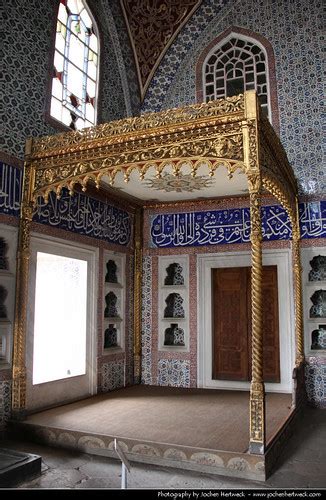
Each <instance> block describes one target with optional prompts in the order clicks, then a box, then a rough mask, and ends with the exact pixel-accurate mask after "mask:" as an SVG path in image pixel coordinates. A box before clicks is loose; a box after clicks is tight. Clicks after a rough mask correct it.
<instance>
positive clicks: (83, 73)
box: [50, 0, 99, 130]
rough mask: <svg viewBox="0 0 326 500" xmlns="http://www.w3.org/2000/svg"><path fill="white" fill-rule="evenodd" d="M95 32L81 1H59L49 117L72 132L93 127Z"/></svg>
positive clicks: (96, 69)
mask: <svg viewBox="0 0 326 500" xmlns="http://www.w3.org/2000/svg"><path fill="white" fill-rule="evenodd" d="M98 55H99V38H98V30H97V27H96V24H95V22H94V20H93V19H92V17H91V13H90V11H89V10H88V7H87V6H86V3H85V2H84V1H83V0H60V4H59V11H58V18H57V30H56V38H55V49H54V62H53V76H52V92H51V107H50V115H51V117H52V118H55V119H56V120H58V121H59V122H61V123H63V124H64V125H66V126H67V127H70V128H71V129H73V130H76V129H82V128H85V127H90V126H92V125H95V124H96V100H97V87H98Z"/></svg>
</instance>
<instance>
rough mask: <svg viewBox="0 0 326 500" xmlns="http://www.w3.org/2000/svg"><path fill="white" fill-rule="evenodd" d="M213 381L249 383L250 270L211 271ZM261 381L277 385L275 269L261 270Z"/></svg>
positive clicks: (277, 339)
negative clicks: (262, 362) (262, 379)
mask: <svg viewBox="0 0 326 500" xmlns="http://www.w3.org/2000/svg"><path fill="white" fill-rule="evenodd" d="M212 283H213V309H214V311H213V325H214V326H213V332H214V335H213V378H214V379H224V380H250V379H251V268H250V267H247V268H244V267H242V268H241V267H239V268H223V269H213V270H212ZM262 295H263V344H264V354H263V356H264V372H263V376H264V381H265V382H279V381H280V366H279V362H280V360H279V318H278V288H277V267H276V266H264V268H263V285H262Z"/></svg>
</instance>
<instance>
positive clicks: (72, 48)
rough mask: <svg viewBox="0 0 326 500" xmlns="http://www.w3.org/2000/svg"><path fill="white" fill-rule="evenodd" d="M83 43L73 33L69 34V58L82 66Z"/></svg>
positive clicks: (83, 57) (83, 55)
mask: <svg viewBox="0 0 326 500" xmlns="http://www.w3.org/2000/svg"><path fill="white" fill-rule="evenodd" d="M85 48H86V47H85V45H84V44H83V43H82V42H81V41H80V40H79V39H78V38H77V37H76V36H75V35H73V34H71V36H70V43H69V60H70V61H73V63H74V64H75V65H76V66H78V67H79V68H80V69H83V68H84V59H85Z"/></svg>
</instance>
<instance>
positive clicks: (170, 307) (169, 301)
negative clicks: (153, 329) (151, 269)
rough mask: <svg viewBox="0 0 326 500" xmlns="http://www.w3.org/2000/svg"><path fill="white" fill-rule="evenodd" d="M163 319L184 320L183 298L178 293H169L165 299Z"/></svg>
mask: <svg viewBox="0 0 326 500" xmlns="http://www.w3.org/2000/svg"><path fill="white" fill-rule="evenodd" d="M165 302H166V308H165V309H164V318H184V317H185V311H184V308H183V305H182V304H183V298H182V297H181V295H180V294H179V293H170V294H169V295H168V296H167V298H166V299H165Z"/></svg>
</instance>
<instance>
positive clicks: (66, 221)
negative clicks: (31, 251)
mask: <svg viewBox="0 0 326 500" xmlns="http://www.w3.org/2000/svg"><path fill="white" fill-rule="evenodd" d="M22 180H23V172H22V170H21V169H20V168H17V167H12V166H10V165H7V164H5V163H2V162H0V213H2V214H5V215H14V216H17V217H19V215H20V206H21V190H22ZM299 215H300V229H301V238H302V239H309V238H325V237H326V201H318V202H308V203H300V204H299ZM262 220H263V236H264V239H265V240H280V239H281V240H286V239H290V238H291V225H290V223H289V220H288V217H287V215H286V212H285V210H284V209H283V208H282V207H281V206H279V205H273V206H267V207H264V208H263V209H262ZM34 221H35V222H40V223H42V224H48V225H50V226H54V227H59V228H61V229H65V230H68V231H73V232H77V233H79V234H84V235H87V236H91V237H94V238H99V239H104V240H107V241H110V242H112V243H116V244H120V245H128V244H129V242H130V235H131V224H132V222H131V218H130V215H129V214H128V213H127V212H124V211H123V210H120V209H117V208H115V207H112V206H111V205H107V204H105V203H103V202H101V201H98V200H95V199H92V198H89V197H88V196H86V195H84V194H82V193H78V194H75V195H74V196H70V195H69V193H68V191H67V190H63V191H62V196H61V198H60V200H57V199H56V198H55V195H54V193H51V194H50V196H49V202H48V203H47V204H45V203H44V202H43V201H41V202H40V204H39V205H38V208H37V210H36V213H35V214H34ZM249 238H250V214H249V208H237V209H228V210H210V211H206V212H189V213H179V214H164V215H163V214H162V215H153V216H151V246H153V247H163V248H164V247H178V246H181V247H182V246H200V245H216V244H225V243H246V242H249V241H250V239H249Z"/></svg>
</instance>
